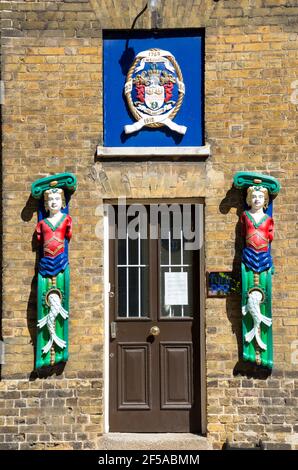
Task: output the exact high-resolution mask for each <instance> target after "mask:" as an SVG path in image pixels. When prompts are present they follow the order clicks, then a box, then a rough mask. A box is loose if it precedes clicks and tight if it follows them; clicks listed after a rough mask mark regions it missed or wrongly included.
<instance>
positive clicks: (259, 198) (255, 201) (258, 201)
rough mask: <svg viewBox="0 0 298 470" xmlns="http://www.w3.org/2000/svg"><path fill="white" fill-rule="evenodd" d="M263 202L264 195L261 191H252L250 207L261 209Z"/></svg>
mask: <svg viewBox="0 0 298 470" xmlns="http://www.w3.org/2000/svg"><path fill="white" fill-rule="evenodd" d="M264 204H265V195H264V193H263V192H262V191H253V193H252V195H251V207H252V209H262V208H263V207H264Z"/></svg>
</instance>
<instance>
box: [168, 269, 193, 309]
mask: <svg viewBox="0 0 298 470" xmlns="http://www.w3.org/2000/svg"><path fill="white" fill-rule="evenodd" d="M165 305H188V288H187V273H165Z"/></svg>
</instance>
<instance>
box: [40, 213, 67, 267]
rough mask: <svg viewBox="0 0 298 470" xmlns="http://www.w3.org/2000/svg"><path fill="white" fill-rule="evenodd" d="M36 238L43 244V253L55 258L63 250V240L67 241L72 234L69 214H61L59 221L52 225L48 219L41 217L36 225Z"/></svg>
mask: <svg viewBox="0 0 298 470" xmlns="http://www.w3.org/2000/svg"><path fill="white" fill-rule="evenodd" d="M36 233H37V240H38V242H39V243H42V244H43V252H44V253H43V255H44V256H46V257H48V258H55V257H56V256H58V255H60V254H61V253H63V252H64V240H65V238H66V239H67V240H68V241H69V240H70V239H71V235H72V220H71V217H70V215H68V214H63V216H62V218H61V219H60V220H59V222H58V223H57V224H56V225H55V226H53V225H52V224H51V222H50V221H49V220H48V219H43V220H41V221H40V222H38V224H37V226H36Z"/></svg>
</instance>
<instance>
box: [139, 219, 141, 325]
mask: <svg viewBox="0 0 298 470" xmlns="http://www.w3.org/2000/svg"><path fill="white" fill-rule="evenodd" d="M138 264H139V266H138V277H139V289H138V293H139V297H138V301H139V318H141V268H140V265H141V233H140V225H139V233H138Z"/></svg>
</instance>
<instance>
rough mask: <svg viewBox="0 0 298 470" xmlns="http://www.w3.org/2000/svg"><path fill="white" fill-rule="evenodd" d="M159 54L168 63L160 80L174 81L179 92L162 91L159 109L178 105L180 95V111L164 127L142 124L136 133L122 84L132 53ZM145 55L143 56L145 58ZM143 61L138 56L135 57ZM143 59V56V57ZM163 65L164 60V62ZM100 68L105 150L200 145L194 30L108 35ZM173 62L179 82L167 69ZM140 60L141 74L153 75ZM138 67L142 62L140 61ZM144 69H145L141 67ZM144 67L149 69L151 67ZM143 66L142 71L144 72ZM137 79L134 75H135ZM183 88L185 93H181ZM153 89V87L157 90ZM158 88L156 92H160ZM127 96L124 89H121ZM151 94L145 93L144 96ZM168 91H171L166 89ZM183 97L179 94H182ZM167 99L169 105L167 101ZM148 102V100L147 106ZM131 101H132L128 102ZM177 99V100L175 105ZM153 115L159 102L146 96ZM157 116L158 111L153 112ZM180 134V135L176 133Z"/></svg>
mask: <svg viewBox="0 0 298 470" xmlns="http://www.w3.org/2000/svg"><path fill="white" fill-rule="evenodd" d="M153 48H156V49H161V50H163V51H168V52H169V53H170V54H171V57H170V62H169V61H168V62H167V63H168V64H169V65H168V66H167V65H166V66H165V67H166V69H168V70H164V71H163V72H162V74H163V75H162V78H163V79H164V77H165V76H166V78H167V77H168V76H170V77H172V78H173V76H174V78H173V82H175V83H176V82H178V83H179V87H180V88H179V92H178V91H177V89H176V90H175V89H173V92H172V94H171V93H170V94H168V90H170V87H169V86H168V89H167V90H166V91H165V98H164V101H165V103H164V104H163V106H164V109H167V107H168V108H170V107H171V104H167V103H166V101H167V100H168V103H171V102H172V103H175V102H177V97H178V95H179V96H180V91H181V90H183V96H182V97H181V102H182V104H181V106H180V109H178V111H177V113H176V115H175V117H173V119H172V122H173V123H174V124H173V125H171V123H169V126H167V125H162V126H161V127H157V128H152V127H147V125H144V126H143V127H141V128H140V129H137V130H130V133H126V132H125V131H124V128H125V126H126V130H127V129H128V128H130V129H131V128H132V129H133V126H132V125H133V124H134V123H136V122H137V119H136V117H135V116H134V115H133V113H132V110H131V106H129V103H128V99H127V93H126V94H125V92H124V87H125V83H127V75H128V72H129V71H130V72H132V69H131V68H132V65H133V64H134V61H135V58H136V56H137V54H140V53H142V52H144V51H148V50H150V49H153ZM145 55H146V54H145ZM140 56H142V54H140ZM142 57H143V56H142ZM172 58H174V59H173V60H172ZM163 60H164V61H165V62H166V61H167V59H166V58H164V59H163ZM103 61H104V63H103V67H104V146H105V147H122V146H126V147H153V146H154V147H157V146H162V147H165V146H173V147H176V146H178V147H179V146H183V147H184V146H200V145H204V129H203V36H202V33H201V32H200V31H199V30H193V31H188V32H185V31H180V30H175V31H174V30H173V31H171V32H158V33H155V34H153V33H152V32H147V33H146V32H125V31H124V32H118V33H114V32H110V33H109V32H107V33H105V34H104V41H103ZM173 61H174V63H177V64H178V66H179V67H180V71H181V73H182V77H183V82H182V81H181V82H180V81H179V80H177V75H175V74H176V71H174V70H173V69H172V72H173V74H172V75H171V72H169V71H170V70H171V64H172V63H173ZM145 62H146V59H145V60H144V61H143V66H139V67H138V69H142V67H143V72H140V74H142V73H143V77H144V74H147V76H148V73H149V74H150V73H154V70H153V71H152V70H148V60H147V63H146V64H145ZM140 63H141V59H140ZM144 64H145V65H144ZM153 66H154V64H153ZM153 66H152V64H150V63H149V68H150V67H151V69H152V68H153ZM146 67H147V68H146ZM138 69H137V70H135V71H134V74H131V76H132V77H133V80H134V83H135V80H136V77H137V75H138V74H137V72H138ZM140 74H139V76H140ZM184 87H185V93H184ZM157 88H158V87H157ZM159 88H161V87H159ZM164 88H166V87H164ZM126 91H127V90H126ZM151 91H152V88H151V90H149V92H151ZM170 91H171V90H170ZM181 95H182V93H181ZM131 96H132V102H133V103H136V99H137V98H136V96H142V95H140V93H139V94H138V95H136V93H135V91H133V92H132V93H131ZM143 96H144V95H143ZM170 98H172V101H171V100H170ZM149 99H151V101H149ZM133 100H134V101H133ZM175 100H176V101H175ZM148 102H149V107H151V111H150V109H149V112H151V114H153V115H154V113H156V112H155V109H154V107H155V108H158V107H160V106H161V104H160V103H158V100H157V101H154V99H153V98H152V97H150V96H149V95H148V94H147V101H146V103H147V104H148ZM142 106H143V109H144V106H146V105H144V103H143V104H142V103H140V102H139V107H140V109H142ZM147 111H148V107H147ZM157 112H158V111H157ZM179 126H180V129H184V131H185V127H186V128H187V129H186V132H185V133H184V134H183V133H182V131H181V133H179V132H177V131H176V128H177V129H178V128H179Z"/></svg>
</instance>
